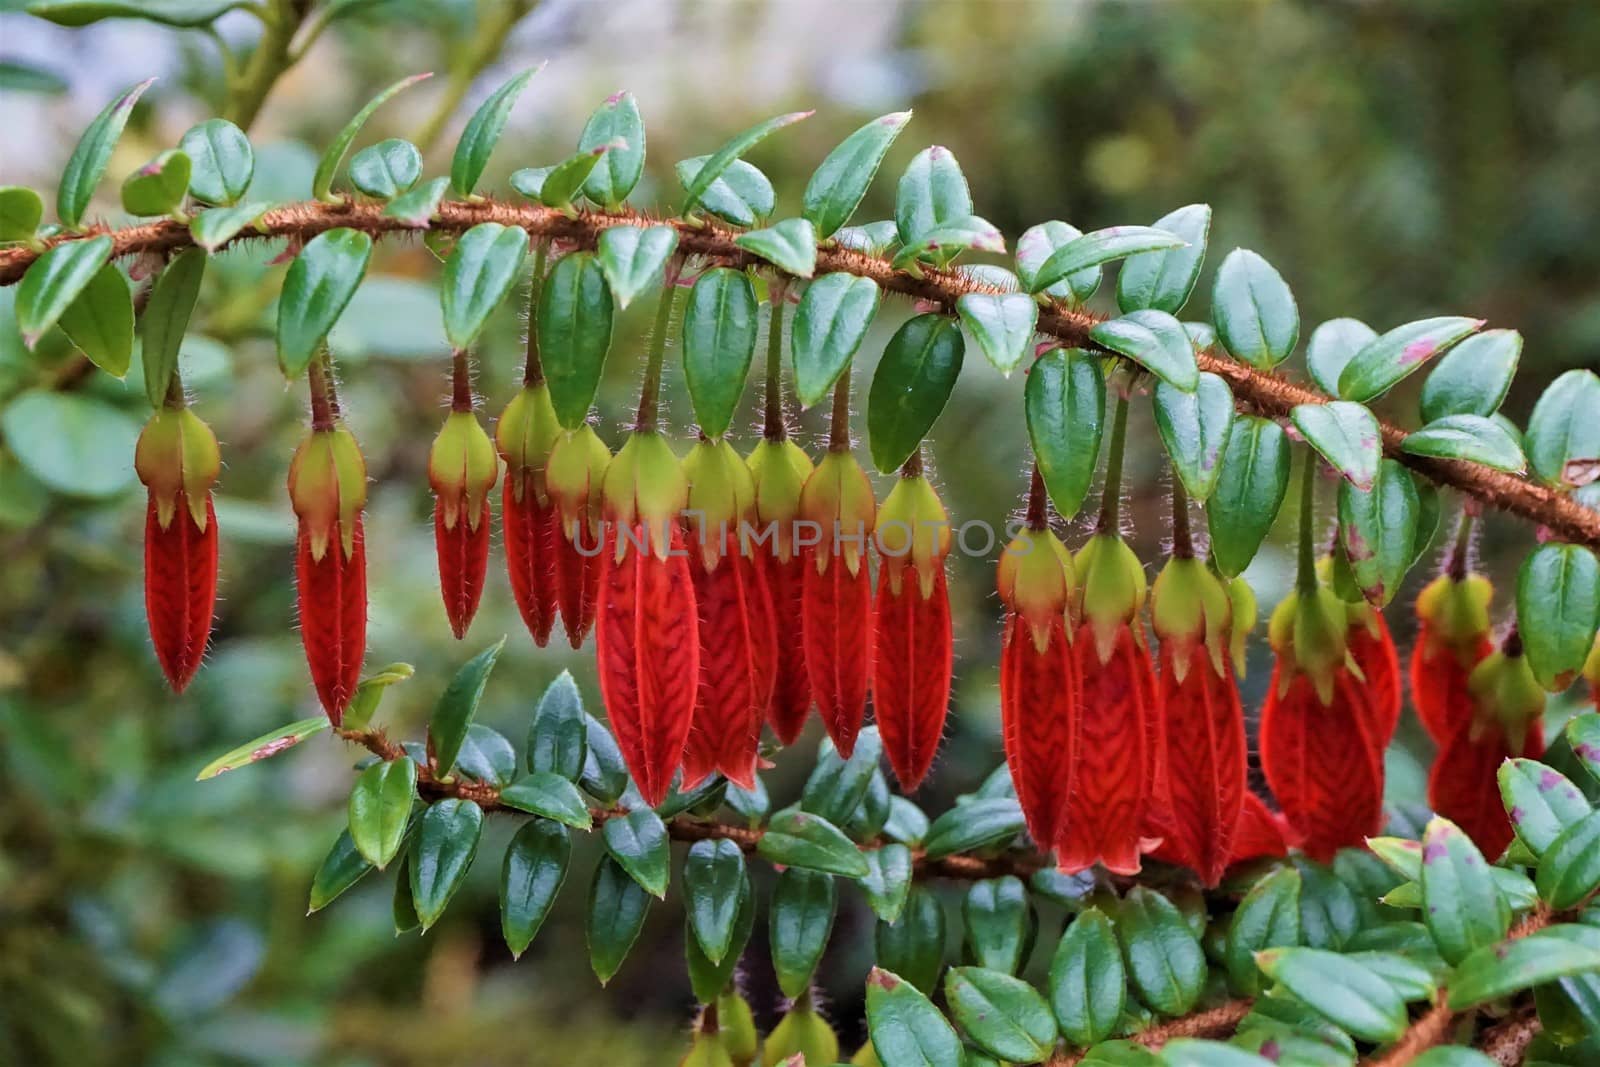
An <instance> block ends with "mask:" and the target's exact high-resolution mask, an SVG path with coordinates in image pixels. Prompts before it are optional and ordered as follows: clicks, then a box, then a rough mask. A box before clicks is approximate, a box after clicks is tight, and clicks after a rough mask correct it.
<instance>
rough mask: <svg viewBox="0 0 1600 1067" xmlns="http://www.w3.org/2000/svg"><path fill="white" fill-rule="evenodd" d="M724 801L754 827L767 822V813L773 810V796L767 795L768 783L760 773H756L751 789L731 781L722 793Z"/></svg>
mask: <svg viewBox="0 0 1600 1067" xmlns="http://www.w3.org/2000/svg"><path fill="white" fill-rule="evenodd" d="M722 802H723V803H724V804H726V805H727V806H728V808H729V810H731V811H733V812H734V813H735V814H736V815H738V816H739V817H740V818H742V819H743V820H744V821H745V822H746V823H748V824H749V825H750V826H752V827H756V826H760V825H761V824H762V823H763V822H765V821H766V818H767V813H768V812H769V811H771V810H772V798H771V797H770V796H768V795H767V785H766V783H765V782H763V781H762V780H761V776H760V775H756V777H755V781H754V784H753V785H752V786H751V788H749V789H745V788H744V787H743V786H737V785H734V784H733V783H731V782H730V783H729V784H728V789H727V791H726V792H725V793H723V794H722Z"/></svg>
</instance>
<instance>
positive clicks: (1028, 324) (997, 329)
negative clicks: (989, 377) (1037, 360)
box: [956, 293, 1039, 377]
mask: <svg viewBox="0 0 1600 1067" xmlns="http://www.w3.org/2000/svg"><path fill="white" fill-rule="evenodd" d="M956 310H957V311H958V312H959V313H960V315H961V322H962V324H963V325H965V326H966V328H967V329H968V330H969V331H970V332H971V333H972V336H973V337H975V338H977V341H978V347H979V348H981V349H982V350H983V354H984V356H985V357H987V359H988V360H989V362H990V363H992V364H994V368H995V370H998V371H999V372H1000V373H1001V374H1004V375H1006V376H1007V377H1009V376H1010V375H1011V372H1012V371H1014V370H1016V369H1017V367H1019V366H1021V364H1022V361H1023V360H1024V359H1027V358H1028V357H1029V356H1030V355H1032V354H1033V334H1034V327H1035V326H1037V325H1038V322H1039V305H1038V304H1037V303H1035V302H1034V301H1033V299H1032V298H1030V297H1029V296H1027V295H1026V294H1025V293H967V294H965V295H964V296H962V297H961V298H960V299H959V300H957V301H956Z"/></svg>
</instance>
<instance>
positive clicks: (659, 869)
mask: <svg viewBox="0 0 1600 1067" xmlns="http://www.w3.org/2000/svg"><path fill="white" fill-rule="evenodd" d="M601 836H602V837H604V839H605V843H606V851H607V852H608V853H610V854H611V858H612V859H614V860H616V861H617V863H618V865H620V866H621V867H622V869H623V870H624V871H626V872H627V873H628V877H630V878H632V879H633V880H634V881H635V882H638V883H639V886H640V888H642V889H644V890H645V892H647V893H649V894H650V895H651V896H654V897H660V898H661V899H662V900H665V899H666V897H667V879H668V876H669V875H670V874H671V871H672V853H671V851H670V848H669V846H670V844H671V841H670V840H669V839H668V837H667V826H666V823H664V822H662V821H661V817H660V816H659V815H657V814H656V813H655V812H653V811H651V810H650V809H649V808H635V809H633V810H632V811H630V812H628V813H627V814H626V815H622V816H617V817H614V818H610V819H607V820H606V822H605V828H604V830H603V832H602V835H601Z"/></svg>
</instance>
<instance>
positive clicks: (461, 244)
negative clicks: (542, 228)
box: [440, 222, 528, 350]
mask: <svg viewBox="0 0 1600 1067" xmlns="http://www.w3.org/2000/svg"><path fill="white" fill-rule="evenodd" d="M527 256H528V231H527V230H524V229H523V228H522V227H520V226H502V225H500V224H499V223H498V222H481V223H479V224H478V225H476V226H474V227H472V229H470V230H468V231H467V232H466V233H464V234H462V235H461V239H460V240H458V241H457V242H456V246H455V248H453V249H452V250H451V251H450V258H449V259H447V260H445V263H444V284H443V287H442V288H441V290H440V296H441V299H442V300H443V304H444V332H445V337H447V338H448V339H449V341H450V344H451V346H452V347H454V348H458V349H463V350H464V349H466V348H469V347H471V345H472V342H473V341H475V340H477V337H478V334H479V333H480V332H482V330H483V327H484V324H485V323H487V322H488V321H489V316H490V315H491V314H492V313H493V312H494V309H495V308H497V307H499V306H500V302H501V301H502V300H504V299H505V298H506V295H507V294H508V293H510V292H511V290H512V289H513V288H514V287H515V286H516V284H517V281H518V280H519V279H520V278H521V277H522V274H523V270H522V264H523V261H524V260H525V259H527Z"/></svg>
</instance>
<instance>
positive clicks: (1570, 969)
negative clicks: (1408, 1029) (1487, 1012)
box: [1449, 930, 1600, 1011]
mask: <svg viewBox="0 0 1600 1067" xmlns="http://www.w3.org/2000/svg"><path fill="white" fill-rule="evenodd" d="M1593 971H1600V951H1596V950H1595V949H1594V948H1591V947H1589V946H1587V945H1583V944H1580V943H1578V942H1577V941H1571V940H1568V939H1566V938H1564V937H1560V936H1557V935H1553V934H1552V933H1551V932H1550V931H1549V930H1544V931H1541V932H1539V933H1536V934H1530V935H1529V936H1527V937H1522V938H1517V939H1516V940H1513V941H1502V942H1499V943H1497V944H1493V945H1485V946H1484V947H1483V948H1480V949H1478V950H1477V951H1476V952H1474V953H1473V954H1472V955H1470V956H1468V957H1467V958H1466V959H1464V960H1462V961H1461V963H1460V965H1459V966H1457V967H1456V969H1455V971H1454V972H1453V973H1452V974H1451V976H1450V995H1449V1004H1450V1010H1451V1011H1466V1010H1468V1009H1470V1008H1475V1007H1477V1006H1478V1005H1480V1004H1487V1003H1488V1002H1489V1001H1491V1000H1499V999H1500V998H1502V997H1508V996H1511V995H1512V994H1513V993H1519V992H1521V991H1523V990H1525V989H1531V988H1533V987H1534V986H1536V985H1540V984H1542V983H1544V982H1552V981H1555V980H1556V979H1558V978H1564V977H1567V976H1569V975H1576V974H1583V973H1585V972H1593Z"/></svg>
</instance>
